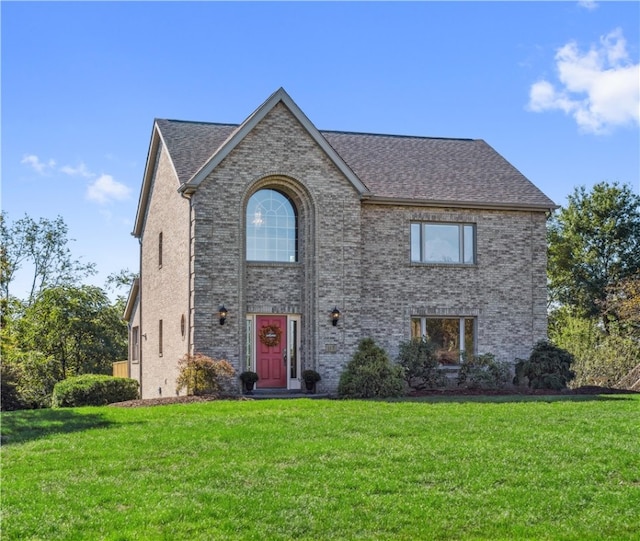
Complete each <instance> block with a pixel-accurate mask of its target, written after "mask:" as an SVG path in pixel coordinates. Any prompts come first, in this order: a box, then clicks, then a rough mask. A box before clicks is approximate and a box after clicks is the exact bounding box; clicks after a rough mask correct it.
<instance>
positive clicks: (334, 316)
mask: <svg viewBox="0 0 640 541" xmlns="http://www.w3.org/2000/svg"><path fill="white" fill-rule="evenodd" d="M339 319H340V310H338V307H337V306H336V307H335V308H334V309H333V310H332V311H331V323H332V324H333V326H334V327H335V326H337V325H338V320H339Z"/></svg>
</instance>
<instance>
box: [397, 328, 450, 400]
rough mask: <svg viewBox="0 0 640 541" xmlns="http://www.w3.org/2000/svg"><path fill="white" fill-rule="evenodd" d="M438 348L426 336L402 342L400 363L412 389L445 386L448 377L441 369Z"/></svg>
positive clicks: (405, 378)
mask: <svg viewBox="0 0 640 541" xmlns="http://www.w3.org/2000/svg"><path fill="white" fill-rule="evenodd" d="M436 349H437V347H436V345H435V344H434V343H433V342H430V341H428V340H427V339H426V338H424V337H423V338H412V339H411V340H409V341H407V342H401V343H400V352H399V353H398V364H399V365H400V366H401V367H402V369H403V375H404V380H405V381H406V382H407V385H409V387H411V388H412V389H415V390H422V389H428V388H431V389H433V388H435V387H444V386H445V383H446V377H445V374H444V372H443V371H442V370H441V369H440V362H439V361H438V357H437V355H436Z"/></svg>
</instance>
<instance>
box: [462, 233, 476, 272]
mask: <svg viewBox="0 0 640 541" xmlns="http://www.w3.org/2000/svg"><path fill="white" fill-rule="evenodd" d="M474 254H475V246H474V235H473V226H472V225H465V226H464V262H465V263H474V261H475V257H474Z"/></svg>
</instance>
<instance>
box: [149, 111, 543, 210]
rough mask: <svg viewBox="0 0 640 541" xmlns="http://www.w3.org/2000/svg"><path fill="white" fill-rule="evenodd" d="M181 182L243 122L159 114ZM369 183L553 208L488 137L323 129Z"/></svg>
mask: <svg viewBox="0 0 640 541" xmlns="http://www.w3.org/2000/svg"><path fill="white" fill-rule="evenodd" d="M156 125H157V127H158V130H159V132H160V134H161V137H162V139H163V141H164V142H165V144H166V146H167V149H168V151H169V154H170V155H171V159H172V161H173V164H174V167H175V169H176V173H177V175H178V178H179V180H180V182H181V184H183V185H184V184H185V183H187V182H189V180H190V179H191V178H192V177H193V176H194V175H195V174H196V173H197V172H198V171H199V170H200V169H201V168H202V167H203V165H204V164H205V163H207V161H208V160H209V159H210V158H211V157H212V156H213V155H215V154H216V152H217V151H218V150H219V149H220V148H222V147H223V146H224V144H225V142H226V141H227V140H229V138H230V137H232V136H233V135H234V133H235V132H236V130H238V129H239V128H240V126H241V125H237V124H215V123H205V122H187V121H179V120H166V119H157V120H156ZM320 134H321V135H322V136H323V137H324V138H325V139H326V141H327V142H328V143H329V145H330V146H331V147H332V148H333V149H334V150H335V151H336V153H337V154H338V155H339V156H340V158H341V159H342V160H343V161H344V162H345V163H346V164H347V165H348V167H349V168H350V169H351V170H352V171H353V173H355V175H356V176H357V177H358V179H359V180H360V181H361V182H362V183H363V184H364V185H365V186H366V187H367V189H368V191H369V194H368V195H367V196H366V197H367V198H368V199H369V200H371V201H372V202H376V201H377V202H388V203H392V202H394V201H395V202H402V203H412V202H413V203H419V204H436V205H451V206H468V207H488V208H493V207H506V208H532V209H539V210H548V209H552V208H554V207H555V204H554V203H553V201H551V200H550V199H549V198H548V197H547V196H546V195H544V194H543V193H542V192H541V191H540V190H539V189H538V188H537V187H536V186H535V185H534V184H533V183H531V182H530V181H529V180H528V179H527V178H526V177H525V176H524V175H522V174H521V173H520V172H519V171H518V170H517V169H516V168H515V167H513V166H512V165H511V164H510V163H509V162H507V161H506V160H505V159H504V158H503V157H502V156H501V155H500V154H498V153H497V152H496V151H495V150H494V149H493V148H491V147H490V146H489V145H488V144H487V143H485V142H484V141H483V140H481V139H444V138H433V137H412V136H398V135H378V134H366V133H349V132H337V131H320Z"/></svg>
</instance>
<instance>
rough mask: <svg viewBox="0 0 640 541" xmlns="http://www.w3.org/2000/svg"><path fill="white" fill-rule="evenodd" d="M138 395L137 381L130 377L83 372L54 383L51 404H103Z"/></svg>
mask: <svg viewBox="0 0 640 541" xmlns="http://www.w3.org/2000/svg"><path fill="white" fill-rule="evenodd" d="M138 397H139V393H138V382H137V381H136V380H134V379H130V378H116V377H113V376H104V375H102V374H84V375H82V376H74V377H70V378H67V379H65V380H62V381H59V382H58V383H56V385H55V387H54V388H53V398H52V406H53V407H54V408H66V407H76V406H104V405H105V404H112V403H114V402H124V401H126V400H135V399H136V398H138Z"/></svg>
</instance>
